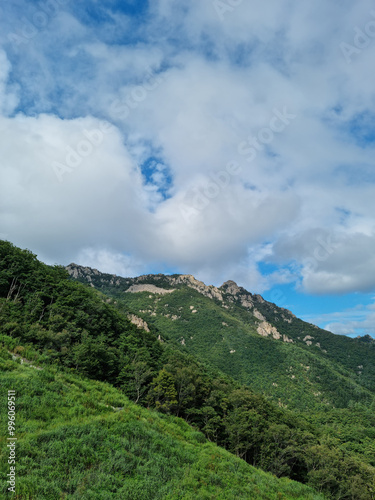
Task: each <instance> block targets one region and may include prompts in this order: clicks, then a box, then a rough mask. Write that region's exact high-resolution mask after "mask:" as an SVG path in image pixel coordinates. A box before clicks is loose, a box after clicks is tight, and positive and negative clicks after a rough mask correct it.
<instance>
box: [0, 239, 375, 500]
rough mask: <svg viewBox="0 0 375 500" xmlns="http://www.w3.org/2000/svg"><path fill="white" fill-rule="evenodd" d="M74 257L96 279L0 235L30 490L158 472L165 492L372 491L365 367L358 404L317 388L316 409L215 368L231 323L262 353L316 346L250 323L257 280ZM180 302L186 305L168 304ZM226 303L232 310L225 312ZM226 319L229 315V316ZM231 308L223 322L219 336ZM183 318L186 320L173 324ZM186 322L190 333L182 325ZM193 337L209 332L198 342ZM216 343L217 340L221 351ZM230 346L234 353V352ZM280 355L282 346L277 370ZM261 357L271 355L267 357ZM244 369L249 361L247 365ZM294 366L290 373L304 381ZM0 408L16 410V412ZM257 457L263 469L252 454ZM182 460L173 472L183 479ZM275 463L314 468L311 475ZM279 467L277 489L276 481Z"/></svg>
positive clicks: (374, 420)
mask: <svg viewBox="0 0 375 500" xmlns="http://www.w3.org/2000/svg"><path fill="white" fill-rule="evenodd" d="M71 267H72V266H71ZM70 272H71V274H72V275H74V274H76V275H77V276H76V278H79V279H82V280H84V281H85V282H86V284H83V283H78V282H77V281H76V280H75V279H73V278H72V277H69V274H68V272H67V271H66V270H65V269H64V268H62V267H61V266H47V265H45V264H43V263H41V262H39V261H38V260H37V258H36V256H35V255H33V254H32V253H31V252H30V251H28V250H21V249H18V248H16V247H15V246H13V245H12V244H11V243H8V242H4V241H0V358H1V359H0V377H1V385H2V387H11V388H12V389H14V390H16V391H17V394H18V396H17V398H19V405H18V406H17V412H18V413H17V419H18V420H17V422H19V423H18V424H17V425H18V427H17V428H16V429H19V434H18V436H17V437H18V438H19V444H20V448H19V451H20V452H21V453H20V454H18V458H19V462H18V463H19V467H18V468H17V471H18V472H17V474H18V477H19V479H20V482H19V483H18V484H19V486H17V487H18V488H20V491H19V492H18V493H19V497H20V498H111V496H109V495H112V497H113V498H126V496H124V495H125V494H126V493H125V491H124V490H121V484H123V483H124V484H126V488H129V489H128V490H126V491H129V498H142V496H141V495H142V493H140V492H147V496H148V497H150V498H152V496H151V495H153V496H154V498H158V496H157V493H148V492H150V491H155V486H153V484H154V483H155V485H159V486H160V491H161V492H162V496H161V498H171V499H173V498H191V497H192V496H193V495H194V496H195V497H197V498H234V497H236V496H237V494H238V496H239V497H240V498H241V493H240V491H243V496H242V497H243V498H246V497H247V498H255V499H256V498H265V499H267V498H286V499H288V498H294V497H297V498H305V497H306V498H309V496H308V495H310V494H312V495H316V497H317V498H319V494H320V493H321V494H323V495H324V496H325V497H327V498H334V499H339V498H340V499H346V498H347V499H356V500H357V499H358V500H370V499H372V498H374V491H375V468H374V466H375V449H374V447H373V440H374V437H375V435H374V428H375V417H374V411H373V410H374V405H373V399H372V396H373V392H372V390H371V387H370V388H365V387H364V386H362V385H360V384H359V383H357V381H353V383H355V384H356V386H355V387H356V390H357V391H358V398H357V400H355V399H352V400H351V401H349V403H350V404H348V406H347V407H344V406H343V405H342V407H339V406H336V407H334V406H335V405H334V404H332V403H330V404H321V405H320V406H319V405H316V403H315V406H314V405H312V406H311V407H308V406H307V408H308V411H303V410H302V409H301V408H299V409H298V411H297V410H296V409H293V404H292V403H293V401H294V399H293V398H290V399H291V403H289V407H288V408H285V406H286V403H285V404H284V403H282V402H281V401H278V400H277V401H274V397H273V396H272V394H271V395H267V391H266V389H264V391H263V392H264V394H262V393H261V391H260V390H258V389H257V388H256V387H257V386H256V384H258V386H259V387H260V386H261V384H262V383H264V377H263V376H262V375H261V374H259V373H256V372H255V371H254V373H253V376H252V379H253V380H250V381H249V384H242V383H240V382H239V379H237V380H236V379H235V378H234V377H233V376H230V375H229V373H230V368H231V367H230V366H229V367H228V365H227V363H222V367H221V368H218V365H219V361H220V359H219V358H218V357H217V352H220V350H219V346H220V345H221V344H220V342H219V341H221V343H223V341H222V338H223V337H224V339H225V334H224V335H223V332H225V331H227V330H224V328H225V329H227V328H228V329H229V331H230V332H232V333H233V335H234V334H236V335H237V336H238V337H237V338H238V341H239V342H244V344H243V345H244V349H243V350H244V352H246V351H247V350H248V349H245V347H247V346H248V345H249V346H250V345H254V346H256V345H257V342H261V344H259V345H261V346H262V349H263V355H264V358H263V361H264V363H265V365H266V363H271V364H272V356H271V357H268V355H269V353H271V354H272V353H273V355H275V353H276V355H278V356H279V355H280V353H281V352H282V351H280V350H279V349H280V346H281V347H282V349H283V350H284V351H285V352H286V353H287V354H286V355H287V356H289V357H290V352H293V353H294V354H295V355H297V354H298V353H299V352H303V353H304V352H306V353H307V354H309V351H308V348H310V347H311V346H306V344H304V345H302V346H301V347H299V346H297V345H296V343H294V342H293V343H292V342H288V341H284V339H283V338H281V337H280V338H275V339H274V338H273V334H272V332H274V331H275V330H272V325H271V327H266V326H265V325H264V323H267V321H264V320H262V319H261V318H257V321H255V322H254V321H253V323H252V324H251V322H250V320H247V319H246V318H250V316H251V317H255V316H254V314H253V312H252V311H253V309H254V306H253V307H252V308H251V307H250V306H246V304H242V302H244V301H245V300H249V301H250V298H251V296H250V295H249V296H248V297H247V299H246V297H245V298H242V297H239V298H238V301H237V302H238V303H236V296H237V295H238V294H237V293H233V291H232V292H231V290H229V291H228V290H226V288H228V287H229V288H230V289H232V288H233V287H234V284H233V283H229V284H227V285H225V287H223V288H222V289H220V290H219V289H215V288H214V287H206V286H205V285H203V284H201V283H199V282H197V281H196V280H194V278H192V277H189V276H172V277H164V276H162V275H158V276H153V277H152V276H149V277H140V278H136V279H125V281H122V280H121V278H117V277H113V276H112V277H108V276H102V275H101V273H99V271H94V270H89V271H87V270H82V269H81V268H78V267H77V266H73V268H71V269H70ZM80 274H81V277H79V275H80ZM88 274H90V277H91V281H90V280H88V279H87V275H88ZM107 278H108V279H109V281H108V280H107ZM111 280H112V284H111ZM87 281H89V284H88V283H87ZM117 282H119V283H120V284H116V283H117ZM100 283H101V285H100ZM113 285H115V286H113ZM95 286H98V287H99V288H100V290H98V289H97V288H96V287H95ZM155 288H156V289H155ZM126 290H128V292H126ZM234 291H236V290H234ZM154 292H157V293H154ZM240 295H242V291H241V293H240ZM227 296H228V297H229V298H227ZM220 297H221V299H220ZM249 297H250V298H249ZM254 297H255V298H254V299H252V300H254V301H255V300H258V301H261V299H260V298H256V296H254ZM156 299H160V300H156ZM155 300H156V301H155ZM163 300H167V302H162V301H163ZM148 301H149V302H148ZM167 304H168V305H167ZM172 306H173V310H174V315H175V316H177V317H175V318H172V316H171V312H172V311H169V309H168V308H169V307H172ZM245 306H246V307H249V308H250V309H249V310H247V309H246V308H245ZM258 307H259V306H258ZM202 312H204V314H202ZM220 314H224V315H225V317H224V320H223V321H222V317H221V316H220ZM256 314H258V313H256ZM260 314H263V313H262V312H261V313H260ZM283 314H284V315H286V314H287V312H286V311H284V310H283ZM243 315H245V319H244V318H243V317H242V316H243ZM141 316H143V317H141ZM178 316H180V317H178ZM225 319H226V320H227V324H228V325H229V326H226V325H223V324H222V322H225ZM218 320H220V321H221V323H220V324H221V327H222V329H223V331H222V332H220V336H221V337H217V338H216V337H215V335H217V332H216V327H217V325H218ZM192 321H194V323H192ZM157 322H158V323H157ZM286 323H287V322H286ZM171 325H172V326H173V325H178V327H177V326H176V331H174V330H173V328H171ZM181 325H182V326H183V327H184V328H185V330H184V332H185V333H184V335H185V337H183V338H181V337H177V335H180V333H181V331H180V328H181ZM233 325H234V326H233ZM260 325H262V328H267V329H268V328H271V334H270V335H268V337H264V336H263V335H261V334H260V333H259V332H258V328H259V327H260ZM164 327H165V328H164ZM193 328H194V330H193ZM206 330H207V331H206ZM260 331H261V332H262V331H263V330H260ZM277 331H279V330H277ZM190 332H191V334H190V336H189V337H188V335H186V333H190ZM190 337H193V339H190ZM194 338H195V339H196V340H197V342H196V343H194V342H192V343H190V342H186V339H190V340H194ZM233 338H235V337H233ZM241 339H243V340H241ZM184 340H185V342H184ZM232 341H233V340H232V339H231V338H229V341H228V343H229V342H232ZM250 341H251V342H252V344H248V342H250ZM202 344H203V345H204V346H205V347H206V352H205V351H204V349H202V347H201V346H202ZM360 344H361V345H363V346H367V347H368V346H371V343H368V342H362V343H360ZM189 345H191V346H193V347H194V349H195V350H196V353H197V354H194V353H193V349H191V350H190V351H189V350H188V347H189ZM212 345H215V346H216V347H215V349H214V350H213V354H215V356H212V360H210V359H209V356H208V355H209V354H210V352H211V351H210V346H212ZM226 347H228V348H230V350H232V351H233V350H235V348H234V349H233V348H231V347H230V346H229V345H227V346H226ZM240 347H241V346H240ZM266 348H267V349H269V352H267V350H266ZM288 349H293V351H288ZM225 350H226V349H224V350H222V352H223V353H225ZM239 351H240V349H238V352H239ZM236 352H237V351H236ZM259 352H261V351H260V350H259ZM317 352H320V350H319V349H317ZM232 354H235V353H234V352H233V353H231V352H229V353H228V356H229V358H228V359H230V360H233V359H234V360H235V359H236V358H233V357H231V356H232ZM307 354H306V355H307ZM13 358H14V359H13ZM290 359H291V358H290ZM290 359H288V361H289V360H290ZM22 362H23V364H22V366H21V367H20V366H19V363H22ZM319 362H320V360H319ZM324 362H325V363H326V364H328V365H329V370H328V373H331V372H332V370H333V363H336V365H337V367H338V368H340V369H341V370H342V371H344V372H345V370H346V372H348V370H347V369H346V368H345V367H344V366H342V365H339V363H338V362H334V361H333V360H332V361H331V360H325V361H324ZM215 363H216V365H215ZM232 364H235V363H233V361H232ZM336 365H335V366H336ZM254 366H256V363H255V361H254ZM277 366H279V365H278V363H277V360H276V362H274V369H273V376H275V374H277V373H278V372H277V370H276V369H277ZM243 368H244V371H243V374H244V375H246V374H248V373H250V374H251V371H250V370H249V369H248V367H247V366H246V365H245V364H244V365H243ZM245 369H246V370H245ZM264 370H265V371H267V372H270V371H271V370H270V369H269V367H267V366H264ZM346 372H345V373H346ZM237 373H242V372H238V370H234V375H236V374H237ZM339 375H340V373H339ZM321 376H322V377H323V376H325V374H324V373H323V372H322V373H321ZM340 376H341V377H343V378H344V380H346V378H345V376H344V375H340ZM12 377H13V378H12ZM30 377H31V378H30ZM293 381H294V379H293V378H292V377H289V378H286V379H285V381H284V382H285V389H286V390H287V391H289V394H291V395H293V390H294V389H293V387H294V386H293ZM250 382H251V385H250ZM253 382H254V383H253ZM101 384H103V385H101ZM287 384H289V386H288V385H287ZM361 391H362V392H363V391H364V393H363V394H364V395H363V394H362V393H361ZM327 394H328V392H327ZM328 395H329V394H328ZM354 396H356V394H354ZM327 397H328V396H327ZM333 397H334V394H332V398H333ZM337 398H338V399H340V395H338V396H337ZM130 401H132V403H131V402H130ZM135 403H137V405H141V406H143V409H142V408H140V407H139V406H134V404H135ZM4 404H5V402H4V401H1V405H4ZM106 405H108V406H106ZM296 406H298V405H296ZM155 411H157V412H158V414H160V418H157V416H156V413H155ZM113 412H115V413H113ZM1 414H2V415H3V417H2V418H4V416H5V414H6V413H5V412H4V411H2V413H1ZM116 415H117V416H116ZM91 417H93V418H91ZM181 418H182V419H184V420H185V422H183V421H182V420H181ZM117 419H119V420H117ZM154 423H155V425H156V427H153V424H154ZM169 423H171V424H174V423H175V424H176V425H177V426H178V427H180V428H181V429H182V430H183V431H184V432H183V434H184V435H182V434H181V433H179V431H178V430H177V428H176V427H175V426H174V425H168V424H169ZM86 424H87V425H86ZM123 424H125V426H123ZM149 424H150V425H151V424H152V425H151V427H150V426H149ZM43 429H45V430H46V431H48V432H47V434H46V435H44V434H43ZM143 430H145V432H146V434H147V435H146V436H145V435H144V434H142V432H143ZM185 430H186V433H185ZM91 431H92V432H91ZM149 431H150V432H149ZM17 432H18V431H17ZM5 435H6V433H3V437H4V436H5ZM206 440H207V441H206ZM128 441H129V444H126V443H127V442H128ZM165 443H167V444H168V446H165ZM178 443H179V444H180V445H181V447H179V444H178ZM169 445H170V446H169ZM217 446H220V447H221V448H218V447H217ZM224 448H225V449H226V450H227V451H224ZM4 449H5V448H4V447H3V448H1V453H2V454H3V455H4V453H5V452H4ZM110 449H113V450H114V453H112V452H108V450H110ZM147 449H149V451H147ZM174 449H176V450H177V451H176V453H177V455H176V454H174V451H173V450H174ZM71 450H73V451H71ZM194 450H195V451H194ZM215 450H217V451H215ZM206 452H207V453H208V455H207V454H206ZM228 452H230V453H231V454H232V455H233V456H232V457H231V458H228V460H229V461H230V460H232V459H236V460H239V461H236V462H232V463H235V464H241V465H238V467H237V465H235V466H234V468H233V467H232V466H231V465H230V464H229V462H228V460H227V458H225V457H230V455H228V454H227V453H228ZM21 455H22V457H25V458H22V457H21ZM215 456H217V457H218V459H217V460H218V462H216V461H215ZM240 459H242V461H241V460H240ZM171 461H172V462H171ZM192 462H193V463H194V465H192ZM1 463H2V464H5V467H6V466H7V464H6V461H2V462H1ZM246 463H247V464H246ZM34 464H36V465H34ZM250 465H251V466H255V467H256V468H257V472H256V471H255V470H254V469H249V468H246V467H248V466H250ZM2 467H4V465H2ZM244 467H245V468H244ZM181 469H182V471H183V472H181ZM259 469H262V470H263V471H264V472H261V471H260V470H259ZM177 470H178V471H179V472H177ZM208 470H210V471H212V472H213V473H217V474H216V476H215V477H213V476H211V475H210V473H209V472H208ZM225 470H227V472H228V474H227V475H226V474H225ZM242 470H243V471H244V475H243V476H242V475H241V474H242V472H241V471H242ZM265 472H267V473H272V474H273V476H266V475H264V473H265ZM181 474H182V475H181ZM252 474H253V475H254V476H253V477H254V478H255V475H256V474H258V478H260V479H259V481H260V483H259V482H258V483H257V484H256V488H257V489H256V488H255V489H253V490H251V489H250V490H246V486H245V483H246V481H248V482H249V484H248V485H247V486H248V487H250V486H251V484H250V483H251V482H252V480H253V479H252V477H251V475H252ZM174 475H175V477H176V481H175V482H173V480H171V479H170V478H171V477H172V476H174ZM217 476H218V477H217ZM245 476H246V477H245ZM275 476H276V477H277V478H289V479H290V480H296V481H299V483H305V484H307V485H308V486H309V488H310V490H306V489H305V490H303V489H301V488H303V487H302V486H301V485H300V484H295V483H293V484H291V483H288V481H287V480H286V479H284V480H283V481H281V482H280V481H278V480H277V479H276V478H275ZM148 477H149V479H148ZM43 478H46V480H45V481H44V480H43ZM261 478H263V479H264V481H263V483H264V484H263V485H261V483H262V480H261ZM185 479H186V481H187V482H185ZM255 481H258V480H257V479H255ZM267 482H269V484H270V485H271V486H272V488H273V490H272V489H271V490H270V489H268V490H267V488H266V483H267ZM227 484H228V486H229V488H230V489H229V490H228V489H226V485H227ZM246 484H247V483H246ZM38 485H40V486H38ZM161 485H165V488H166V489H164V490H163V489H162V486H161ZM181 485H183V486H184V487H186V495H185V489H184V488H183V486H181ZM159 486H158V491H159ZM289 486H290V488H289ZM93 488H94V489H93ZM126 488H125V489H126ZM152 488H154V490H152ZM178 488H180V489H178ZM181 488H182V489H181ZM189 488H191V489H189ZM287 488H289V489H287ZM298 488H300V489H298ZM311 488H313V489H314V490H315V491H316V492H317V493H316V494H315V493H311ZM245 492H246V493H245ZM302 492H303V493H302ZM131 495H133V496H131ZM293 495H294V496H293ZM298 495H299V496H298ZM303 495H306V496H305V497H304V496H303ZM159 497H160V496H159ZM143 498H144V497H143ZM312 498H314V497H312Z"/></svg>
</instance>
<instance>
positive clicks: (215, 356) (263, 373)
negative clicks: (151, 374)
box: [67, 264, 375, 411]
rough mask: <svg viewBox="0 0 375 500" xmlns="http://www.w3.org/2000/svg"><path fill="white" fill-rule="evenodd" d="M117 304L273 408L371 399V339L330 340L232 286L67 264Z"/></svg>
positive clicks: (374, 372) (374, 358) (374, 375)
mask: <svg viewBox="0 0 375 500" xmlns="http://www.w3.org/2000/svg"><path fill="white" fill-rule="evenodd" d="M67 270H68V272H69V274H70V276H71V277H72V278H74V279H76V280H79V281H81V282H83V283H89V284H90V285H91V286H92V287H95V288H97V289H98V290H100V291H102V292H103V293H105V294H106V295H108V296H110V297H112V298H113V299H114V301H116V306H117V307H118V308H119V309H120V310H122V311H124V312H127V313H128V314H130V315H131V316H129V317H132V318H133V319H134V318H137V317H138V318H140V319H139V320H138V321H142V322H143V323H142V324H143V325H147V327H149V326H152V327H154V328H155V330H156V331H158V332H160V335H161V337H162V338H163V340H164V341H165V342H167V343H168V344H171V345H173V346H174V347H175V348H178V349H179V350H181V351H182V352H186V353H189V354H192V355H194V356H195V357H196V358H197V359H199V360H201V361H203V362H208V363H209V364H210V365H211V366H213V367H215V368H218V369H220V370H221V371H222V372H224V373H226V374H227V375H229V376H231V377H232V378H234V379H235V380H237V381H238V382H240V383H241V384H246V385H247V386H249V387H251V388H253V389H254V390H256V391H258V392H261V393H262V394H264V395H265V396H266V397H267V398H269V399H271V400H273V401H275V402H277V403H278V404H280V405H282V406H284V407H288V408H293V409H299V410H303V411H305V410H308V409H324V408H325V407H327V406H328V407H330V408H333V407H339V408H346V407H349V406H353V405H355V404H356V403H362V404H365V405H368V404H371V402H373V401H374V395H375V341H373V340H372V339H367V341H364V339H350V338H347V337H343V336H339V335H334V334H332V333H330V332H328V331H325V330H322V329H320V328H318V327H317V326H315V325H312V324H309V323H306V322H304V321H302V320H300V319H298V318H296V317H295V316H294V314H293V313H292V312H290V311H288V310H287V309H284V308H280V307H278V306H276V305H275V304H273V303H270V302H267V301H265V300H264V299H263V298H262V297H261V296H260V295H254V294H251V293H250V292H248V291H246V290H245V289H244V288H242V287H239V286H237V285H236V283H234V282H233V281H228V282H226V283H224V284H223V285H222V286H221V287H220V288H216V287H214V286H206V285H205V284H204V283H202V282H200V281H198V280H196V279H195V278H194V277H193V276H188V275H173V276H164V275H146V276H140V277H137V278H121V277H118V276H114V275H109V274H103V273H100V272H99V271H97V270H94V269H90V268H84V267H80V266H77V265H74V264H71V265H70V266H68V267H67Z"/></svg>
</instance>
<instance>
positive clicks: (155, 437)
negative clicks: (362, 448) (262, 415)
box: [0, 362, 324, 500]
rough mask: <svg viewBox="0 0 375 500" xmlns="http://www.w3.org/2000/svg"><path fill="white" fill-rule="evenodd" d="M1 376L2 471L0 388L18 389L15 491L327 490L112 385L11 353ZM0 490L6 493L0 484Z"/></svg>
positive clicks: (220, 495) (95, 494) (101, 494)
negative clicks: (243, 456) (234, 450)
mask: <svg viewBox="0 0 375 500" xmlns="http://www.w3.org/2000/svg"><path fill="white" fill-rule="evenodd" d="M0 379H1V387H2V394H1V400H0V412H1V413H0V414H1V419H0V421H1V455H0V463H1V468H0V470H1V475H2V477H5V475H6V474H7V473H8V472H9V470H8V465H7V449H6V436H7V428H6V398H7V390H8V389H13V390H15V391H16V394H17V396H16V414H17V417H16V436H17V438H18V441H17V466H16V467H17V468H16V472H17V496H16V497H14V498H20V499H38V500H39V499H48V500H54V499H61V498H65V499H78V498H79V499H103V500H107V499H121V500H127V499H129V500H137V499H139V500H144V499H150V500H151V499H171V500H172V499H194V500H195V499H197V498H199V499H212V500H214V499H215V500H216V499H228V500H229V499H234V498H241V499H258V498H259V499H301V500H302V499H303V500H306V499H311V500H312V499H316V500H318V499H323V498H324V497H323V496H322V495H319V494H316V493H314V492H313V490H311V489H310V488H308V487H305V486H303V485H301V484H299V483H296V482H293V481H290V480H289V479H285V478H283V479H277V478H276V477H274V476H272V475H270V474H267V473H265V472H262V471H260V470H258V469H255V468H253V467H251V466H250V465H248V464H246V463H245V462H244V461H242V460H240V459H238V458H236V457H235V456H233V455H231V454H230V453H229V452H226V451H225V450H223V449H221V448H219V447H217V446H216V445H214V444H213V443H210V442H208V441H206V439H205V438H204V436H203V434H201V433H200V432H197V431H196V430H194V429H193V428H192V427H190V426H189V425H188V424H187V423H186V422H184V421H183V420H181V419H178V418H176V417H171V416H165V415H161V414H159V413H156V412H154V411H149V410H146V409H144V408H141V407H139V406H136V405H134V404H133V403H131V402H129V400H128V399H127V398H126V397H125V396H124V395H123V394H122V393H121V392H120V391H118V390H117V389H115V388H113V387H112V386H111V385H110V384H106V383H101V382H96V381H92V380H87V379H85V378H83V377H81V376H78V375H75V374H70V373H65V372H62V371H58V370H57V369H56V368H46V367H44V368H43V370H36V369H35V368H30V367H28V366H25V365H23V366H21V365H19V364H18V363H15V362H8V370H6V371H2V372H1V374H0ZM119 408H122V409H119ZM0 494H1V498H8V496H7V493H6V486H5V484H4V483H3V484H2V486H1V490H0Z"/></svg>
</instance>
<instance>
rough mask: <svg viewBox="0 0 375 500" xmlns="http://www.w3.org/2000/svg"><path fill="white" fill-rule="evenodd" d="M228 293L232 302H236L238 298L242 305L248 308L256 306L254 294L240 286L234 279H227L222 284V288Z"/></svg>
mask: <svg viewBox="0 0 375 500" xmlns="http://www.w3.org/2000/svg"><path fill="white" fill-rule="evenodd" d="M219 290H222V291H223V292H224V293H226V294H227V295H229V300H230V302H234V301H235V300H238V301H239V302H240V304H241V306H242V307H245V308H246V309H252V308H253V307H254V302H253V296H252V295H251V293H249V292H248V291H246V290H245V289H244V288H242V287H241V286H238V285H237V283H235V282H234V281H232V280H229V281H226V282H225V283H224V284H223V285H221V287H220V289H219Z"/></svg>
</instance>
